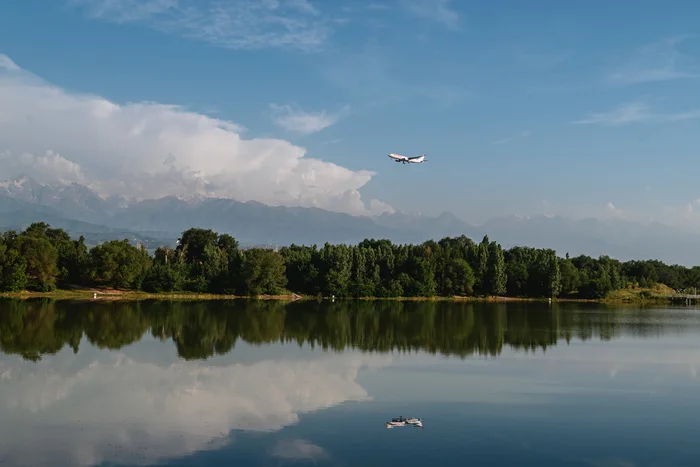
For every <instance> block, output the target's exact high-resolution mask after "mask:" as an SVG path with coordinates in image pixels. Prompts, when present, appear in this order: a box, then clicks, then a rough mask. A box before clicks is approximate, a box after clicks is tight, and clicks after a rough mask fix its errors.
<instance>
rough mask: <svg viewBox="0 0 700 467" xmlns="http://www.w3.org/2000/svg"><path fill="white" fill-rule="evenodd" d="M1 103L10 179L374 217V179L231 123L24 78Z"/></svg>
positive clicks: (0, 144)
mask: <svg viewBox="0 0 700 467" xmlns="http://www.w3.org/2000/svg"><path fill="white" fill-rule="evenodd" d="M0 71H1V70H0ZM0 103H2V105H0V152H3V156H2V162H3V163H2V164H0V177H2V178H7V177H10V176H15V175H17V172H16V169H17V166H27V164H29V166H28V167H27V169H28V170H25V172H28V173H29V172H30V170H29V169H33V170H34V171H35V172H41V171H42V170H43V171H44V173H46V170H45V169H47V168H49V167H51V170H56V175H57V176H58V177H64V178H70V177H69V175H70V176H71V177H72V180H89V181H90V183H87V184H88V185H89V186H90V187H91V188H93V189H95V190H96V191H98V192H99V193H100V194H102V195H123V196H129V197H139V198H157V197H162V196H165V195H175V196H191V195H195V194H199V195H203V196H219V197H227V198H233V199H236V200H239V201H249V200H255V201H259V202H262V203H266V204H270V205H290V206H291V205H300V206H307V207H309V206H313V207H319V208H324V209H329V210H333V211H340V212H347V213H350V214H367V213H369V211H368V210H367V209H366V207H365V203H364V202H363V201H362V199H361V196H360V193H359V191H358V190H359V189H360V188H362V187H363V186H364V185H365V184H366V183H367V182H369V180H370V179H371V178H372V176H373V175H374V173H373V172H370V171H366V170H359V171H353V170H349V169H347V168H344V167H341V166H338V165H336V164H332V163H328V162H323V161H321V160H319V159H313V158H309V157H306V150H305V149H304V148H301V147H298V146H295V145H293V144H291V143H290V142H288V141H285V140H281V139H271V138H251V139H245V138H243V136H242V133H243V129H242V128H241V127H240V126H239V125H237V124H235V123H232V122H229V121H225V120H221V119H217V118H211V117H208V116H205V115H202V114H198V113H195V112H191V111H188V110H186V109H183V108H181V107H178V106H173V105H163V104H157V103H149V102H145V103H128V104H123V105H122V104H116V103H114V102H110V101H108V100H106V99H104V98H101V97H98V96H91V95H83V94H74V93H70V92H68V91H65V90H62V89H59V88H57V87H55V86H52V85H50V84H48V83H45V82H43V81H41V80H40V79H38V78H37V77H35V76H33V75H31V74H29V73H26V72H24V71H21V70H19V71H17V70H15V71H12V72H5V73H3V72H0ZM47 151H50V152H47ZM42 154H43V156H42ZM30 174H31V173H30ZM32 175H33V174H32Z"/></svg>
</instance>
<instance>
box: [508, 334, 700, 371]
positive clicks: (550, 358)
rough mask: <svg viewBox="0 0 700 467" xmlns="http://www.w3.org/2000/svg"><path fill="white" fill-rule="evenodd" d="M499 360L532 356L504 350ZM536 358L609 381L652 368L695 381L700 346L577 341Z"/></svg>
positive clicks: (682, 341)
mask: <svg viewBox="0 0 700 467" xmlns="http://www.w3.org/2000/svg"><path fill="white" fill-rule="evenodd" d="M499 358H500V359H501V360H504V359H514V360H518V361H524V360H528V359H531V358H532V356H528V355H525V354H523V353H518V352H515V351H511V350H504V352H503V354H502V355H501V356H500V357H499ZM537 359H539V360H543V361H545V362H547V363H549V364H552V365H567V366H571V367H575V368H577V369H590V370H595V371H598V370H603V371H604V372H605V373H607V374H608V375H609V376H610V378H615V377H616V376H617V375H619V374H621V373H623V372H627V373H630V372H637V371H642V370H647V369H649V368H650V367H653V370H654V371H655V372H659V373H662V372H663V373H671V374H684V375H688V377H689V378H692V379H696V378H697V370H698V366H700V347H699V346H698V345H697V338H696V337H695V336H692V337H681V336H673V337H668V338H657V339H643V340H641V339H634V338H630V337H621V338H619V339H616V340H614V341H608V342H605V343H596V342H577V343H575V344H574V343H572V344H571V345H567V346H564V345H560V346H558V347H556V348H553V350H552V351H549V352H547V353H546V354H542V355H538V356H537Z"/></svg>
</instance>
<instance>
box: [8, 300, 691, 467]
mask: <svg viewBox="0 0 700 467" xmlns="http://www.w3.org/2000/svg"><path fill="white" fill-rule="evenodd" d="M699 364H700V311H698V310H695V309H684V308H673V309H671V308H668V309H647V308H645V309H639V308H603V307H601V306H599V305H595V306H583V305H567V306H564V305H557V304H555V305H547V304H544V305H542V304H508V305H504V304H464V303H403V304H402V303H394V302H383V303H364V302H363V303H340V302H336V303H326V304H317V303H296V304H291V305H284V304H281V303H275V302H257V303H256V302H237V301H236V302H206V303H199V302H195V303H182V302H180V303H177V302H176V303H163V302H142V303H131V304H130V303H94V302H87V303H85V302H83V303H80V302H50V301H31V302H18V301H0V465H1V466H9V465H12V466H14V465H27V466H38V467H43V466H57V467H61V466H107V465H109V466H117V465H121V466H136V465H139V466H142V465H160V466H205V465H206V466H216V467H218V466H234V465H235V466H238V465H261V466H284V465H305V464H313V465H317V466H325V465H333V466H355V465H381V464H384V465H387V464H398V463H407V462H408V463H411V464H414V465H421V464H423V463H426V462H428V463H430V464H428V465H432V466H436V467H437V466H442V465H474V466H519V467H520V466H528V467H529V466H532V467H535V466H538V467H539V466H570V467H579V466H580V467H583V466H587V467H645V466H660V467H661V466H663V467H680V466H688V467H691V466H692V467H697V466H698V465H700V436H699V435H700V383H699V382H698V379H697V369H698V365H699ZM398 416H406V417H420V418H422V419H423V421H424V424H425V427H424V429H420V428H414V427H409V426H407V427H399V428H394V429H386V428H385V426H384V423H385V422H386V421H388V420H390V419H391V418H392V417H398Z"/></svg>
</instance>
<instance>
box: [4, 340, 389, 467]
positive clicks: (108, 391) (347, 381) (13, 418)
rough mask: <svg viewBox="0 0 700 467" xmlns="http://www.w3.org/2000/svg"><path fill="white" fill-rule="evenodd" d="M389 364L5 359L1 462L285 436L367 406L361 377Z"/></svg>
mask: <svg viewBox="0 0 700 467" xmlns="http://www.w3.org/2000/svg"><path fill="white" fill-rule="evenodd" d="M389 360H390V357H388V356H372V355H362V354H357V353H345V354H342V355H335V354H323V355H318V356H314V357H311V358H310V359H308V360H282V361H280V360H263V361H259V362H256V363H252V364H249V365H242V364H229V365H228V366H209V365H208V364H206V363H205V362H194V361H193V362H184V361H179V362H178V363H176V364H173V365H169V366H158V365H155V364H153V363H145V362H142V361H137V360H136V359H132V358H129V357H124V356H123V355H120V354H115V353H107V352H99V353H98V358H97V359H96V360H94V361H93V362H92V363H90V364H89V365H87V366H84V365H83V366H82V367H77V368H76V367H75V366H77V365H76V364H75V357H74V356H73V355H72V353H71V352H61V353H60V354H59V355H57V356H55V357H51V358H47V359H46V360H45V361H42V362H39V363H31V362H24V361H21V360H19V359H17V358H7V359H6V360H5V361H0V374H2V375H3V381H2V399H0V459H14V460H20V459H21V460H22V461H23V462H29V463H30V464H32V465H42V464H45V465H60V464H61V461H59V460H57V459H54V457H55V456H57V455H58V458H65V457H66V456H68V458H67V459H65V461H64V462H65V464H63V465H93V464H95V463H99V462H102V461H120V462H130V463H134V464H143V463H147V462H153V461H155V460H157V459H160V458H164V457H179V456H184V455H187V454H191V453H193V452H195V451H198V450H203V449H211V448H212V447H214V446H216V444H217V443H224V442H225V441H226V437H227V436H228V434H229V432H230V430H253V431H271V430H279V429H281V428H282V427H284V426H286V425H289V424H292V423H295V422H296V421H297V420H298V417H299V414H300V413H303V412H309V411H315V410H319V409H321V408H325V407H330V406H333V405H336V404H339V403H342V402H345V401H360V400H367V399H368V395H367V392H366V391H365V389H364V388H363V387H362V386H360V385H359V384H358V383H357V382H356V381H355V380H356V378H357V375H358V371H359V369H360V368H361V367H364V366H367V365H370V364H371V366H381V365H382V364H386V363H387V362H388V361H389ZM38 439H40V440H41V443H40V444H37V443H36V440H38ZM294 446H296V448H297V450H299V449H302V448H304V447H305V446H304V445H294ZM306 449H307V452H312V451H313V450H311V451H309V449H310V448H309V447H308V446H307V447H306ZM302 450H303V449H302ZM300 452H301V451H300ZM28 457H31V458H28ZM6 462H7V461H6Z"/></svg>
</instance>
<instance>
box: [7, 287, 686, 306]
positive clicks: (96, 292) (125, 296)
mask: <svg viewBox="0 0 700 467" xmlns="http://www.w3.org/2000/svg"><path fill="white" fill-rule="evenodd" d="M0 298H5V299H20V300H29V299H38V298H47V299H53V300H85V301H139V300H172V301H214V300H273V301H288V302H294V301H326V300H331V301H332V300H335V299H334V298H332V297H318V296H315V295H314V296H302V295H298V294H295V293H286V294H280V295H260V296H245V295H226V294H211V293H194V292H160V293H148V292H139V291H129V290H117V289H99V288H88V289H60V290H54V291H52V292H33V291H22V292H2V293H0ZM338 300H339V301H401V302H411V301H413V302H427V301H430V302H437V301H445V302H474V303H480V302H484V303H509V302H510V303H519V302H542V303H550V299H549V298H529V297H504V296H489V297H475V296H466V297H464V296H452V297H438V296H436V297H359V298H338ZM681 301H683V300H681ZM673 302H674V300H673V299H672V297H670V296H663V295H661V296H652V297H641V296H635V297H629V296H627V297H624V298H621V297H607V298H601V299H586V298H574V297H563V298H553V299H551V303H600V304H624V303H633V304H637V303H638V304H646V303H650V304H654V303H673Z"/></svg>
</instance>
